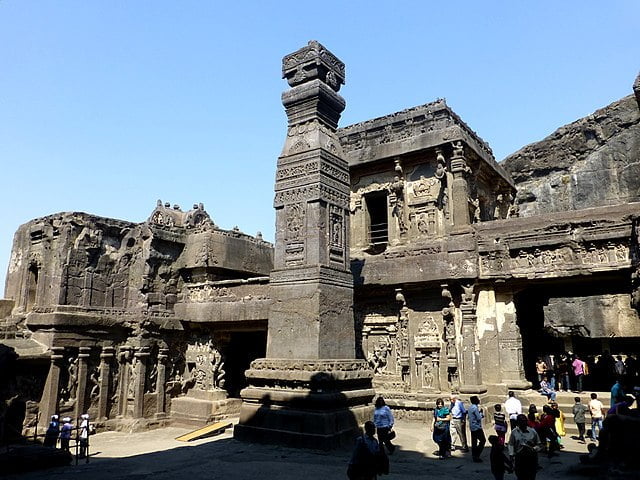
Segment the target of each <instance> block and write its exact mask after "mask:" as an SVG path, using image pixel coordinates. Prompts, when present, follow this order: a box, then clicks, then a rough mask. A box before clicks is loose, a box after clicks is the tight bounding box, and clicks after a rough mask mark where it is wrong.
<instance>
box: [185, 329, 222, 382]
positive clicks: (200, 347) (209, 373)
mask: <svg viewBox="0 0 640 480" xmlns="http://www.w3.org/2000/svg"><path fill="white" fill-rule="evenodd" d="M185 358H186V364H187V371H188V373H187V376H188V378H189V380H190V383H191V384H192V388H194V389H196V390H220V389H223V388H224V384H225V370H224V359H223V357H222V354H221V353H220V351H219V350H218V349H217V348H215V346H214V345H213V341H212V340H210V339H209V340H203V339H196V340H194V341H193V342H191V343H189V344H188V345H187V351H186V353H185Z"/></svg>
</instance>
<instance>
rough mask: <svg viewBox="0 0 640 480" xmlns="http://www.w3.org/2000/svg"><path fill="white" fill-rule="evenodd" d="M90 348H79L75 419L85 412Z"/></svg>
mask: <svg viewBox="0 0 640 480" xmlns="http://www.w3.org/2000/svg"><path fill="white" fill-rule="evenodd" d="M90 357H91V347H80V352H79V353H78V388H77V389H76V405H75V418H76V419H77V418H80V415H82V414H83V413H87V412H86V401H87V377H88V375H89V359H90Z"/></svg>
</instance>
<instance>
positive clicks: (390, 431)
mask: <svg viewBox="0 0 640 480" xmlns="http://www.w3.org/2000/svg"><path fill="white" fill-rule="evenodd" d="M387 438H388V439H389V440H393V439H394V438H396V432H395V431H394V430H389V433H387Z"/></svg>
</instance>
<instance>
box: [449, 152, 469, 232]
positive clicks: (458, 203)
mask: <svg viewBox="0 0 640 480" xmlns="http://www.w3.org/2000/svg"><path fill="white" fill-rule="evenodd" d="M468 171H469V167H468V166H467V161H466V159H465V157H464V149H463V147H462V142H457V143H454V145H453V156H452V157H451V173H452V174H453V181H452V184H451V196H452V198H451V202H452V205H451V209H452V213H453V224H454V225H455V226H462V225H469V223H471V219H470V217H469V186H468V185H467V172H468Z"/></svg>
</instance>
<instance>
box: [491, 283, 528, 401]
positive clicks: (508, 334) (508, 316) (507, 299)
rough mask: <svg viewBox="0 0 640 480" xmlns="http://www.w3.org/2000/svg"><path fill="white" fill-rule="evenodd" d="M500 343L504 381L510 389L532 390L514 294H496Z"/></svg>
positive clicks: (501, 368)
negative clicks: (526, 367)
mask: <svg viewBox="0 0 640 480" xmlns="http://www.w3.org/2000/svg"><path fill="white" fill-rule="evenodd" d="M496 305H497V307H498V308H497V325H498V343H499V345H500V347H499V352H500V370H501V372H502V381H503V383H504V384H505V385H506V386H507V388H509V389H527V388H531V382H529V381H527V379H526V378H525V374H524V360H523V357H522V335H521V334H520V327H519V326H518V324H517V323H516V322H517V317H516V307H515V303H514V301H513V293H511V292H501V293H498V294H496Z"/></svg>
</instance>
